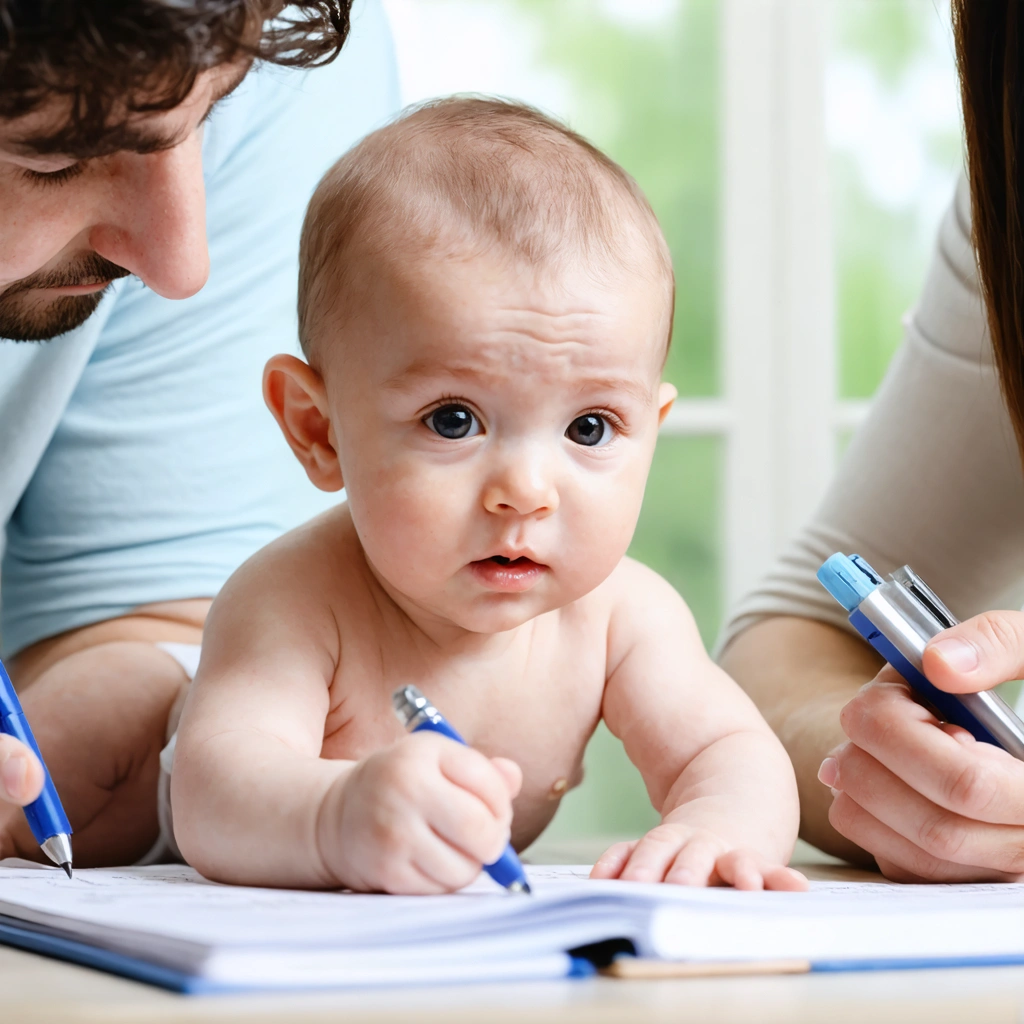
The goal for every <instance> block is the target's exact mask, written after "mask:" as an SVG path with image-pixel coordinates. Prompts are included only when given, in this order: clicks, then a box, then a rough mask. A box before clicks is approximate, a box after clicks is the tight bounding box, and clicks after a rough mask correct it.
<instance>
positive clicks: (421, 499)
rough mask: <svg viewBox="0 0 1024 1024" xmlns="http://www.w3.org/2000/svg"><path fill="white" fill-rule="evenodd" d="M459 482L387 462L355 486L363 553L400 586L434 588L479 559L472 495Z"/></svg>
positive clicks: (351, 495)
mask: <svg viewBox="0 0 1024 1024" xmlns="http://www.w3.org/2000/svg"><path fill="white" fill-rule="evenodd" d="M431 470H433V471H431ZM459 476H460V475H459V474H457V473H447V474H446V473H444V472H438V471H437V467H423V466H420V465H417V464H416V462H415V461H413V460H410V461H409V462H408V463H405V462H396V463H387V462H384V463H382V464H378V465H377V466H376V467H372V468H370V467H368V471H367V472H366V473H365V474H360V475H359V476H357V478H356V479H355V480H354V481H353V483H352V484H351V485H350V487H349V490H348V500H349V507H350V509H351V511H352V519H353V522H354V523H355V526H356V529H357V531H358V532H359V538H360V541H361V542H362V545H363V548H364V550H365V551H366V554H367V556H368V557H369V559H370V561H371V562H373V564H374V565H375V566H376V567H377V569H378V571H380V572H382V573H384V575H385V576H386V577H387V578H388V579H389V580H391V581H392V582H394V583H395V584H396V585H399V586H401V585H402V581H403V580H406V581H407V582H408V583H409V584H410V585H412V584H413V583H414V581H415V580H416V579H417V578H419V579H420V580H421V582H422V583H423V584H429V582H430V581H431V580H432V579H433V580H435V581H437V579H438V577H444V576H448V575H451V573H452V572H454V571H457V570H458V568H460V567H461V566H462V565H463V564H465V562H466V561H468V560H470V559H472V558H476V557H479V556H478V555H476V554H473V553H470V550H469V549H471V547H472V530H471V529H470V525H471V521H472V519H473V511H474V510H473V501H472V494H471V492H469V491H468V489H467V488H466V487H464V486H463V485H462V482H461V481H460V479H459ZM403 589H405V588H404V587H403ZM416 589H419V588H418V587H417V588H416Z"/></svg>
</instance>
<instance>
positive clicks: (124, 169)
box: [89, 134, 210, 299]
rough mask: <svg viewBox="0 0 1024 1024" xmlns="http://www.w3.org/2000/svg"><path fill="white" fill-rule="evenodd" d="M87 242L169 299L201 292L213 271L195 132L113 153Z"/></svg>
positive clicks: (198, 138)
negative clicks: (161, 146) (144, 149)
mask: <svg viewBox="0 0 1024 1024" xmlns="http://www.w3.org/2000/svg"><path fill="white" fill-rule="evenodd" d="M89 245H90V247H91V248H92V249H93V251H95V252H96V253H98V254H99V255H100V256H103V257H105V258H106V259H108V260H110V261H111V262H112V263H116V264H118V265H119V266H122V267H124V268H125V269H126V270H129V271H131V273H133V274H135V275H136V276H137V277H139V278H141V279H142V280H143V281H144V282H145V284H146V285H147V286H148V287H149V288H151V289H152V290H153V291H155V292H156V293H157V294H158V295H162V296H163V297H164V298H166V299H187V298H188V297H189V296H190V295H194V294H195V293H196V292H197V291H199V289H200V288H202V287H203V285H204V284H205V283H206V279H207V277H209V274H210V254H209V250H208V248H207V243H206V192H205V187H204V183H203V161H202V141H201V138H200V136H199V135H198V134H196V135H194V136H192V137H190V138H189V139H187V140H186V141H185V142H182V143H180V144H179V145H177V146H174V147H173V148H171V149H167V150H163V151H161V152H157V153H149V154H134V153H132V154H127V153H126V154H120V155H118V156H117V157H115V158H114V164H113V170H112V179H111V193H110V198H109V200H108V202H107V204H106V206H105V208H104V210H103V211H102V216H101V217H100V219H99V222H98V223H97V224H96V225H95V226H94V227H93V228H92V229H91V230H90V232H89Z"/></svg>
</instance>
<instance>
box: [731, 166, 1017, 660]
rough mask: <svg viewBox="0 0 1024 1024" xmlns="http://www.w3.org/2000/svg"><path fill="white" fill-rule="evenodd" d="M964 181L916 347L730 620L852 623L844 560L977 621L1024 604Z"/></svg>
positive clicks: (1012, 498)
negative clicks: (832, 583)
mask: <svg viewBox="0 0 1024 1024" xmlns="http://www.w3.org/2000/svg"><path fill="white" fill-rule="evenodd" d="M970 234H971V228H970V195H969V192H968V188H967V184H966V181H965V180H963V179H961V181H960V183H959V185H958V186H957V190H956V194H955V196H954V199H953V202H952V204H951V205H950V207H949V209H948V210H947V212H946V214H945V216H944V218H943V221H942V225H941V227H940V230H939V236H938V243H937V246H936V251H935V253H934V256H933V258H932V262H931V267H930V269H929V272H928V276H927V278H926V281H925V285H924V289H923V291H922V293H921V296H920V300H919V302H918V304H917V306H916V307H915V308H914V309H913V310H912V311H911V313H910V314H909V316H908V317H907V321H906V335H905V338H904V341H903V344H902V346H901V348H900V349H899V351H898V352H897V354H896V356H895V357H894V359H893V361H892V364H891V365H890V367H889V370H888V372H887V374H886V376H885V380H884V381H883V383H882V385H881V387H880V389H879V391H878V393H877V395H876V398H875V401H874V404H873V405H872V408H871V412H870V415H869V416H868V418H867V421H866V422H865V423H864V424H863V425H862V426H861V427H860V429H859V430H858V431H857V433H856V434H855V436H854V438H853V440H852V441H851V443H850V446H849V448H848V449H847V451H846V454H845V456H844V458H843V460H842V462H841V464H840V467H839V471H838V473H837V475H836V477H835V479H834V480H833V482H832V484H831V486H830V487H829V489H828V492H827V493H826V495H825V497H824V499H823V501H822V502H821V504H820V505H819V507H818V509H817V511H816V512H815V514H814V515H813V516H812V518H811V520H810V521H809V522H808V523H807V524H806V525H805V526H804V528H803V529H802V530H801V531H800V533H799V534H798V535H797V536H796V537H795V538H794V539H793V540H792V541H791V542H790V543H789V545H788V546H787V547H786V549H785V550H784V552H783V553H782V555H781V556H780V557H779V559H778V560H777V561H776V563H775V565H774V566H773V568H772V569H771V571H770V572H769V573H768V575H767V576H766V577H765V578H764V579H763V580H762V582H761V583H760V585H759V586H758V587H757V588H756V589H755V590H753V591H752V592H751V593H749V594H747V595H746V597H745V598H743V599H742V600H741V601H740V602H739V604H738V605H737V607H736V608H735V609H734V610H733V613H732V616H731V618H730V620H729V622H728V623H727V625H726V627H725V630H724V632H723V634H722V637H721V639H720V641H719V648H720V649H721V648H723V647H724V646H725V645H726V644H727V643H728V642H729V641H730V640H731V639H732V638H733V637H735V636H736V634H737V633H739V632H741V631H742V630H743V629H745V628H747V627H748V626H750V625H752V624H753V623H754V622H756V621H757V620H759V619H762V618H764V617H766V616H774V615H798V616H804V617H808V618H812V619H818V620H821V621H823V622H827V623H831V624H833V625H836V626H839V627H841V628H845V629H850V628H851V627H850V626H849V623H848V622H847V620H846V615H845V613H844V611H843V609H842V608H840V606H839V605H838V604H837V603H836V602H835V601H834V600H833V599H832V598H831V597H830V596H829V595H828V594H827V593H826V592H825V590H824V589H823V588H822V586H821V585H820V584H819V583H818V581H817V579H816V578H815V573H816V572H817V570H818V567H819V566H820V565H821V563H822V562H823V561H824V560H825V559H826V558H827V557H828V556H829V555H831V554H832V553H833V552H835V551H842V552H845V553H847V554H849V553H851V552H857V553H859V554H861V555H863V556H864V557H865V558H866V559H867V560H868V561H869V562H870V563H871V565H872V566H874V568H875V569H877V570H879V571H880V572H883V573H885V572H890V571H892V570H893V569H894V568H897V567H898V566H901V565H904V564H909V565H911V566H912V567H913V568H914V569H915V570H917V572H919V573H920V574H921V575H922V576H923V577H924V579H925V580H927V581H928V582H929V583H930V584H931V585H932V587H933V589H934V590H935V591H936V592H937V593H938V594H939V596H940V597H942V598H943V600H944V601H945V602H946V604H947V605H949V607H950V609H951V610H952V611H953V612H954V613H955V614H956V615H958V616H959V617H960V618H966V617H968V616H970V615H974V614H976V613H978V612H981V611H985V610H987V609H991V608H1020V607H1021V605H1022V603H1024V471H1022V467H1021V457H1020V454H1019V453H1018V450H1017V446H1016V444H1015V441H1014V435H1013V428H1012V426H1011V424H1010V419H1009V416H1008V415H1007V412H1006V409H1005V406H1004V404H1003V401H1002V397H1001V395H1000V391H999V381H998V378H997V375H996V371H995V366H994V363H993V353H992V345H991V340H990V337H989V332H988V327H987V323H986V318H985V312H984V307H983V303H982V297H981V291H980V283H979V280H978V275H977V268H976V264H975V257H974V252H973V249H972V247H971V244H970Z"/></svg>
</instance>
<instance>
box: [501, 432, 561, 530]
mask: <svg viewBox="0 0 1024 1024" xmlns="http://www.w3.org/2000/svg"><path fill="white" fill-rule="evenodd" d="M556 475H557V470H556V468H555V466H554V464H553V460H552V458H551V457H550V456H549V455H548V454H547V453H545V452H542V451H537V450H530V451H523V450H521V449H520V450H517V451H515V452H510V453H508V456H507V457H505V458H502V459H501V460H500V461H498V462H496V463H495V464H494V465H493V468H492V472H491V474H490V477H489V479H488V481H487V486H486V488H485V489H484V507H485V508H486V509H487V511H488V512H494V513H497V514H502V513H515V514H518V515H521V516H549V515H551V514H552V513H553V512H555V511H556V510H557V509H558V503H559V499H558V486H557V481H556Z"/></svg>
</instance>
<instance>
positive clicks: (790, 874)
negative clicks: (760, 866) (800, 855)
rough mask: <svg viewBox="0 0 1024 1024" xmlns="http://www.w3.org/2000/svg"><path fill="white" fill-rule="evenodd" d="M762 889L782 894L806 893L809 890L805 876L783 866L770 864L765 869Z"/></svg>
mask: <svg viewBox="0 0 1024 1024" xmlns="http://www.w3.org/2000/svg"><path fill="white" fill-rule="evenodd" d="M764 887H765V888H766V889H775V890H778V891H782V892H807V890H808V888H810V886H809V883H808V881H807V878H806V876H805V875H802V874H801V873H800V872H799V871H797V870H796V869H795V868H787V867H786V866H785V865H784V864H772V865H771V866H770V867H767V868H765V870H764Z"/></svg>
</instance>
